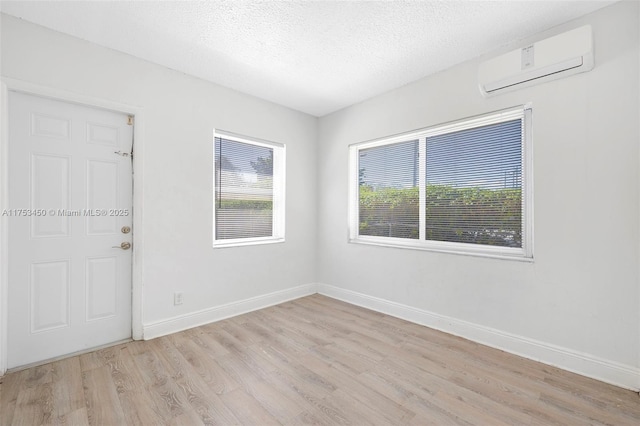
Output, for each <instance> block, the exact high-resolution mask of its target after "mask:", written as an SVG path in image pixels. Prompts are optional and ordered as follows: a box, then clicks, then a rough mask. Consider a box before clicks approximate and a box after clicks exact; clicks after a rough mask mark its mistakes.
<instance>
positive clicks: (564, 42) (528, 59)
mask: <svg viewBox="0 0 640 426" xmlns="http://www.w3.org/2000/svg"><path fill="white" fill-rule="evenodd" d="M592 68H593V48H592V36H591V26H589V25H585V26H583V27H580V28H576V29H574V30H571V31H568V32H566V33H563V34H559V35H557V36H554V37H550V38H548V39H545V40H541V41H539V42H537V43H534V44H532V45H528V46H525V47H523V48H521V49H516V50H513V51H511V52H509V53H506V54H504V55H501V56H498V57H496V58H493V59H489V60H487V61H485V62H483V63H481V64H480V67H479V70H478V82H479V85H480V91H481V92H482V94H483V95H485V96H488V95H492V94H495V93H500V92H503V91H508V90H514V89H516V88H520V87H528V86H531V85H533V84H537V83H541V82H544V81H550V80H554V79H557V78H562V77H567V76H569V75H573V74H577V73H581V72H586V71H589V70H591V69H592Z"/></svg>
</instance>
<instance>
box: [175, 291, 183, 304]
mask: <svg viewBox="0 0 640 426" xmlns="http://www.w3.org/2000/svg"><path fill="white" fill-rule="evenodd" d="M183 299H184V293H182V292H181V291H177V292H175V293H173V304H174V305H182V302H183Z"/></svg>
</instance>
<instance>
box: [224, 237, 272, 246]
mask: <svg viewBox="0 0 640 426" xmlns="http://www.w3.org/2000/svg"><path fill="white" fill-rule="evenodd" d="M278 243H284V237H273V238H272V237H269V238H242V239H237V240H219V241H214V242H213V248H214V249H219V248H227V247H242V246H257V245H263V244H278Z"/></svg>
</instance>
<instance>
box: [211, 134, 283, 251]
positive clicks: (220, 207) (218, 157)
mask: <svg viewBox="0 0 640 426" xmlns="http://www.w3.org/2000/svg"><path fill="white" fill-rule="evenodd" d="M282 149H283V148H282V147H277V146H268V145H266V144H264V143H255V144H254V143H252V142H251V141H249V140H236V139H232V138H228V137H224V136H222V137H221V136H218V135H216V137H215V143H214V188H215V190H214V245H215V243H216V241H218V242H220V241H226V242H227V243H229V242H232V241H234V240H247V239H250V240H260V239H264V238H273V237H281V236H282V229H280V228H281V226H279V224H281V225H282V226H283V219H282V217H281V216H282V215H283V214H284V213H283V210H284V209H283V206H282V203H281V202H278V201H279V200H278V194H281V193H282V192H283V189H282V186H283V182H282V179H280V178H279V176H281V175H282V173H279V172H278V171H275V172H274V168H278V167H280V168H283V165H282V164H281V161H276V156H277V155H278V154H279V153H280V151H279V150H282Z"/></svg>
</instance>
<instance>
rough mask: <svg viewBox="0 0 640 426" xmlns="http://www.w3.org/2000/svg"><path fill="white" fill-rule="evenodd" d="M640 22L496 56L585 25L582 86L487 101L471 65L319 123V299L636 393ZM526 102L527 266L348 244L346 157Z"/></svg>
mask: <svg viewBox="0 0 640 426" xmlns="http://www.w3.org/2000/svg"><path fill="white" fill-rule="evenodd" d="M638 15H639V13H638V3H636V2H628V3H620V4H616V5H613V6H611V7H608V8H605V9H602V10H601V11H598V12H596V13H594V14H591V15H587V16H586V17H584V18H582V19H580V20H577V21H575V22H571V23H568V24H567V25H564V26H562V27H558V28H554V29H553V30H551V31H549V32H547V33H545V34H539V35H537V36H535V37H532V38H531V40H525V41H523V42H522V43H516V44H514V45H513V46H509V47H507V48H505V49H503V50H501V51H500V52H496V53H502V52H503V51H508V50H511V49H513V48H517V47H521V46H522V45H524V43H525V42H527V41H537V40H539V39H542V38H545V37H547V36H551V35H554V34H557V33H560V32H563V31H566V30H569V29H573V28H576V27H578V26H580V25H584V24H586V23H588V24H591V25H592V26H593V33H594V44H595V61H596V64H595V68H594V70H593V71H591V72H588V73H585V74H580V75H576V76H572V77H569V78H566V79H561V80H556V81H553V82H549V83H546V84H542V85H538V86H535V87H532V88H528V89H522V90H519V91H516V92H512V93H508V94H503V95H499V96H495V97H493V98H489V99H485V98H483V97H482V96H481V95H480V93H479V90H478V88H477V70H478V64H479V62H480V61H481V59H478V60H473V61H470V62H467V63H465V64H462V65H459V66H456V67H453V68H451V69H449V70H446V71H444V72H441V73H439V74H437V75H434V76H431V77H428V78H425V79H423V80H420V81H418V82H415V83H413V84H410V85H407V86H405V87H402V88H399V89H397V90H394V91H392V92H389V93H386V94H384V95H381V96H378V97H376V98H373V99H371V100H369V101H366V102H363V103H361V104H358V105H354V106H351V107H349V108H346V109H344V110H342V111H339V112H336V113H334V114H332V115H329V116H326V117H323V118H322V119H320V123H319V140H318V181H319V185H318V190H319V191H320V192H319V198H318V209H319V216H318V218H319V228H318V247H319V248H318V254H319V262H318V281H319V282H320V283H324V284H326V285H325V286H323V287H321V288H323V290H322V291H323V292H325V293H327V294H331V295H334V296H337V297H341V298H343V299H345V300H350V301H352V302H356V303H360V304H363V305H366V306H370V307H375V308H377V309H380V310H387V311H388V312H390V313H394V314H397V315H402V316H405V317H407V318H412V319H414V320H418V321H421V322H423V323H427V324H429V325H433V326H436V327H439V328H442V329H444V330H447V331H451V332H454V333H457V334H462V335H466V336H468V337H471V338H474V339H476V340H480V341H485V342H487V343H489V344H492V345H494V346H499V347H503V348H505V349H507V350H510V351H512V352H518V353H522V354H524V355H525V356H529V357H532V358H536V359H542V360H544V361H545V362H550V363H554V364H558V365H561V366H562V367H564V368H568V369H573V370H575V371H580V372H582V373H583V374H588V375H592V376H597V377H598V376H599V377H600V378H602V379H604V380H607V381H610V382H616V383H618V384H621V385H623V386H627V387H632V388H640V373H639V372H640V369H638V367H639V366H640V365H639V361H640V355H639V344H640V342H639V337H640V314H639V312H640V306H639V302H640V292H639V280H638V278H639V277H638V267H639V264H638V256H639V250H638V242H639V232H638V231H639V228H638V221H639V218H640V216H639V208H638V202H639V197H638V195H639V189H640V188H639V180H638V179H639V176H638V171H639V162H638V160H639V150H638V142H639V140H640V132H639V128H638V122H639V113H640V110H639V90H640V87H639V79H640V74H639V67H638V61H639V45H638V40H639V33H638V27H639V19H638ZM527 102H532V104H533V141H532V143H533V149H534V186H535V189H534V198H535V209H534V216H535V220H534V244H535V247H534V257H535V261H534V262H533V263H525V262H518V261H508V260H496V259H489V258H480V257H468V256H461V255H452V254H440V253H434V252H425V251H414V250H406V249H394V248H385V247H376V246H366V245H357V244H348V243H347V175H348V172H347V166H348V164H347V153H348V150H347V146H348V145H349V144H352V143H357V142H361V141H366V140H369V139H374V138H380V137H384V136H388V135H392V134H395V133H401V132H406V131H410V130H413V129H418V128H422V127H426V126H431V125H435V124H438V123H444V122H447V121H451V120H457V119H461V118H464V117H468V116H473V115H477V114H482V113H487V112H491V111H495V110H499V109H501V108H506V107H511V106H516V105H522V104H524V103H527ZM398 304H399V305H398ZM582 364H585V365H582ZM591 370H594V371H591ZM595 370H597V371H595ZM627 374H628V375H629V376H628V377H626V378H625V377H623V376H625V375H627Z"/></svg>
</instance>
